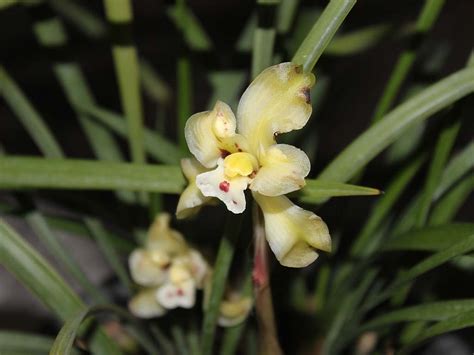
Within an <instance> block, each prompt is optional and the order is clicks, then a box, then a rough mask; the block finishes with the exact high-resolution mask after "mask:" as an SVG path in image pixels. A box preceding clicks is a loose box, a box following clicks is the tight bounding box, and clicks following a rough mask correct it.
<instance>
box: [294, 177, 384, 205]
mask: <svg viewBox="0 0 474 355" xmlns="http://www.w3.org/2000/svg"><path fill="white" fill-rule="evenodd" d="M381 193H382V192H381V191H380V190H378V189H374V188H371V187H364V186H357V185H349V184H342V183H340V182H335V181H325V180H318V179H316V180H306V186H305V187H304V188H303V189H302V190H301V192H300V194H299V198H300V200H302V201H303V202H310V203H317V202H319V201H321V199H324V198H328V197H335V196H373V195H380V194H381Z"/></svg>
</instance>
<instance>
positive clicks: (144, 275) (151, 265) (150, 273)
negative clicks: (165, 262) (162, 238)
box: [128, 249, 166, 286]
mask: <svg viewBox="0 0 474 355" xmlns="http://www.w3.org/2000/svg"><path fill="white" fill-rule="evenodd" d="M128 266H129V268H130V274H131V276H132V279H133V281H135V282H136V283H137V284H139V285H141V286H158V285H161V284H162V283H163V282H164V281H165V279H166V273H165V271H164V270H163V269H162V268H161V267H160V265H159V264H157V263H155V262H154V261H153V258H152V257H151V254H150V253H149V252H148V251H146V250H144V249H135V250H134V251H133V252H132V254H130V257H129V258H128Z"/></svg>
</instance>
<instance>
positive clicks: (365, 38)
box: [324, 24, 391, 55]
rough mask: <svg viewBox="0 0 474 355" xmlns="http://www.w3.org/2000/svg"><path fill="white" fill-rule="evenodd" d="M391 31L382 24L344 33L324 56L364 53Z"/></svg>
mask: <svg viewBox="0 0 474 355" xmlns="http://www.w3.org/2000/svg"><path fill="white" fill-rule="evenodd" d="M390 29H391V26H390V25H386V24H382V25H374V26H368V27H364V28H361V29H358V30H354V31H352V32H349V33H343V34H341V35H338V36H336V37H334V39H333V40H332V41H331V42H330V43H329V45H328V46H327V48H326V50H325V51H324V54H331V55H352V54H356V53H359V52H362V51H364V50H366V49H368V48H370V47H372V46H373V45H375V44H376V43H377V42H379V41H380V40H381V39H382V38H383V37H384V36H385V35H386V34H387V33H388V32H389V31H390Z"/></svg>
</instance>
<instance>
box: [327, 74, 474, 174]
mask: <svg viewBox="0 0 474 355" xmlns="http://www.w3.org/2000/svg"><path fill="white" fill-rule="evenodd" d="M473 91H474V68H467V69H462V70H460V71H458V72H456V73H454V74H451V75H450V76H448V77H447V78H445V79H443V80H441V81H439V82H438V83H436V84H434V85H432V86H430V87H429V88H427V89H425V90H423V91H422V92H420V93H419V94H418V95H416V96H414V97H413V98H411V99H409V100H407V101H406V102H405V103H403V104H401V105H400V106H398V107H397V108H395V109H394V110H393V111H391V112H389V113H388V114H387V115H386V116H385V117H384V118H383V119H382V120H380V121H379V122H378V123H376V124H375V125H373V126H372V127H370V128H369V129H368V130H366V131H365V132H364V133H362V134H361V135H360V136H359V137H358V138H357V139H355V140H354V141H353V142H352V143H351V144H350V145H349V146H348V147H347V148H346V149H344V150H343V151H342V153H340V154H339V155H338V156H337V157H336V159H334V160H333V161H332V162H331V163H330V164H329V165H328V166H327V167H326V168H325V169H324V170H323V172H321V174H320V175H319V177H318V178H319V179H322V180H334V181H339V182H345V181H348V180H349V179H350V178H351V177H353V176H354V175H355V174H356V173H357V172H358V171H359V170H360V169H361V168H362V167H364V166H365V165H366V164H367V163H368V162H369V161H371V160H372V159H373V158H374V157H376V156H377V155H378V154H379V153H380V152H381V151H382V150H384V149H385V148H386V147H388V146H389V145H390V144H391V143H393V142H394V141H395V140H396V139H397V138H399V137H400V136H401V135H402V134H403V133H404V132H405V131H406V130H408V129H410V128H411V127H413V126H414V125H416V124H417V123H419V122H420V121H422V120H424V119H426V118H428V117H430V116H431V115H433V114H434V113H436V112H438V111H439V110H441V109H443V108H445V107H447V106H449V105H451V104H452V103H453V102H455V101H457V100H459V99H460V98H462V97H464V96H466V95H468V94H470V93H471V92H473Z"/></svg>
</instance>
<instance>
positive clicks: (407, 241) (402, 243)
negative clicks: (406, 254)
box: [382, 223, 474, 251]
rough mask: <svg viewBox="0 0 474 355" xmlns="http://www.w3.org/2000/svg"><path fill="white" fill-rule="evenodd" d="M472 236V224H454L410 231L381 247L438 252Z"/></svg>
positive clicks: (383, 248) (473, 231)
mask: <svg viewBox="0 0 474 355" xmlns="http://www.w3.org/2000/svg"><path fill="white" fill-rule="evenodd" d="M471 234H474V224H472V223H455V224H447V225H440V226H429V227H424V228H420V229H415V230H411V231H409V232H407V233H405V234H402V235H400V236H397V237H395V238H393V239H391V240H389V241H388V242H387V243H386V244H385V245H384V246H383V247H382V250H384V251H391V250H420V251H440V250H445V249H448V248H449V247H450V246H452V245H453V244H456V243H459V242H461V241H463V240H465V239H466V238H467V237H469V236H470V235H471Z"/></svg>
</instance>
